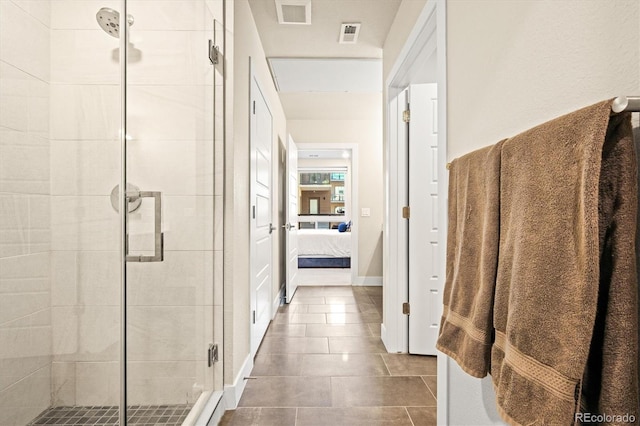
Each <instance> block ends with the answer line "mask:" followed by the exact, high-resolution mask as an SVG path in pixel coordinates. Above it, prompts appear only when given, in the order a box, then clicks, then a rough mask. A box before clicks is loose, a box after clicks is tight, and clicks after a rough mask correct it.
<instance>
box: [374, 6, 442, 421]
mask: <svg viewBox="0 0 640 426" xmlns="http://www.w3.org/2000/svg"><path fill="white" fill-rule="evenodd" d="M446 6H447V1H446V0H435V1H427V2H426V4H425V6H424V8H423V10H422V12H421V13H420V15H419V17H418V19H417V21H416V24H415V25H414V27H413V29H412V30H411V33H410V34H409V36H408V37H407V40H406V42H405V44H404V46H403V48H402V49H401V51H400V54H399V55H398V58H397V59H396V61H395V63H394V64H393V66H392V68H391V72H390V73H389V76H388V78H387V80H386V81H385V87H384V90H385V105H384V108H385V116H384V119H385V120H386V122H387V134H386V136H387V144H386V146H385V172H386V173H387V175H386V178H387V182H386V188H385V189H386V190H385V207H386V209H385V232H384V236H383V246H384V250H385V253H386V255H385V257H387V256H388V263H389V265H388V268H384V273H383V275H384V277H383V280H384V284H385V289H384V290H383V291H384V297H385V298H391V299H394V300H396V299H397V297H395V296H397V295H398V294H399V291H400V288H399V287H401V286H405V287H406V285H407V283H406V282H399V281H398V279H397V278H398V277H397V276H391V275H389V270H394V271H396V272H397V271H398V270H399V268H403V267H406V261H407V259H402V260H399V259H396V258H394V257H393V256H390V254H391V253H389V248H390V245H394V246H395V247H398V244H406V236H405V238H404V239H403V238H402V236H400V235H399V234H398V233H397V232H396V233H395V234H394V233H393V232H390V230H391V229H397V223H398V222H397V221H398V220H403V219H402V218H401V217H400V215H399V214H398V212H399V211H400V208H402V206H399V205H398V202H397V198H393V197H390V195H391V194H390V188H395V187H397V184H398V182H397V172H398V171H400V170H403V168H402V163H401V161H402V159H400V158H398V159H397V163H395V164H391V163H390V160H389V159H390V154H391V152H397V139H396V137H397V135H395V136H396V137H394V135H392V134H391V129H393V126H392V125H391V124H392V116H391V108H390V106H391V103H392V101H393V100H394V98H395V97H396V96H397V95H398V94H399V93H400V92H401V91H402V90H404V88H406V87H407V86H408V84H409V83H411V81H407V80H410V79H411V77H410V71H411V69H412V67H413V65H414V64H419V61H418V60H419V59H425V57H428V55H431V54H435V55H437V56H436V58H437V71H436V82H437V84H438V161H437V164H438V199H439V203H438V215H439V217H440V218H441V219H440V234H439V238H438V245H439V248H440V249H439V256H440V262H439V263H440V266H439V274H440V276H441V277H442V278H441V279H444V278H445V276H446V263H445V258H446V235H447V223H446V217H447V189H448V178H449V176H448V173H447V170H446V162H447V58H446V35H447V33H446V23H447V15H446ZM396 111H397V109H396ZM394 113H395V112H394ZM394 157H396V158H397V156H395V155H394ZM391 171H396V173H395V174H394V173H391ZM394 180H395V181H394ZM399 189H401V188H399ZM403 264H404V266H403ZM396 302H398V301H397V300H396ZM385 308H389V309H390V310H392V311H393V312H389V313H388V314H385V323H383V324H382V326H381V331H382V335H383V341H384V342H385V346H387V350H389V351H392V352H396V351H403V352H406V351H407V349H408V347H404V348H398V347H397V344H395V342H397V340H398V338H399V337H400V336H398V335H396V333H395V332H396V330H400V331H399V333H400V334H402V335H403V336H407V335H408V322H406V321H405V324H396V323H397V322H398V320H397V318H398V317H399V315H400V314H401V311H402V309H401V303H395V304H393V305H392V306H388V305H386V304H385ZM389 319H392V322H393V324H392V323H388V321H387V320H389ZM398 325H400V326H399V327H398ZM403 340H404V341H407V339H406V338H405V339H403ZM388 343H391V344H390V345H388ZM448 365H449V364H448V358H447V357H446V356H444V355H442V354H438V367H437V373H438V394H439V395H438V401H437V405H438V424H439V425H445V424H448V421H449V413H448V374H449V368H448Z"/></svg>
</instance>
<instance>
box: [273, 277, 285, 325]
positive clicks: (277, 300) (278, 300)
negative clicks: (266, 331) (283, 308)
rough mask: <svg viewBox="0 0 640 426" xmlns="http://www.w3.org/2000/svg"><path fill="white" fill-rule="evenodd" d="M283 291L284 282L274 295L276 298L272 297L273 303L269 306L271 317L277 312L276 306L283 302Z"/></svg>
mask: <svg viewBox="0 0 640 426" xmlns="http://www.w3.org/2000/svg"><path fill="white" fill-rule="evenodd" d="M284 292H285V287H284V284H282V286H281V287H280V291H279V292H278V294H277V295H276V298H275V299H273V305H272V306H271V319H274V318H275V317H276V314H277V313H278V308H279V307H280V305H281V304H282V303H283V300H284Z"/></svg>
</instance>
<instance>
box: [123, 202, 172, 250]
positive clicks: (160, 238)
mask: <svg viewBox="0 0 640 426" xmlns="http://www.w3.org/2000/svg"><path fill="white" fill-rule="evenodd" d="M138 198H153V200H154V212H155V214H154V220H153V222H154V223H153V228H154V232H153V234H154V242H153V246H154V253H153V256H144V255H130V254H129V226H128V223H129V221H127V241H126V243H127V247H126V254H127V256H126V259H127V262H162V261H163V260H164V234H163V233H162V193H161V192H160V191H135V192H127V195H126V197H125V200H126V201H125V204H126V210H125V211H126V212H128V211H129V202H130V201H135V200H137V199H138ZM127 214H128V213H127Z"/></svg>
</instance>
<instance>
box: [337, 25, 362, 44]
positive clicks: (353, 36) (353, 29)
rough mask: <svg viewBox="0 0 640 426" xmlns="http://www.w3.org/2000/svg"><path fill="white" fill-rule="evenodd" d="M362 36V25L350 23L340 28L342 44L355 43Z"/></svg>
mask: <svg viewBox="0 0 640 426" xmlns="http://www.w3.org/2000/svg"><path fill="white" fill-rule="evenodd" d="M358 34H360V24H356V23H350V24H342V25H341V26H340V43H355V42H357V41H358Z"/></svg>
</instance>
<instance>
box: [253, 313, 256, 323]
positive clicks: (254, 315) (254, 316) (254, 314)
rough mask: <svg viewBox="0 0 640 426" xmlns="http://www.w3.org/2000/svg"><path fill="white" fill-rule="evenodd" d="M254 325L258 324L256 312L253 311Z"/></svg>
mask: <svg viewBox="0 0 640 426" xmlns="http://www.w3.org/2000/svg"><path fill="white" fill-rule="evenodd" d="M253 323H254V324H255V323H256V311H253Z"/></svg>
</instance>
